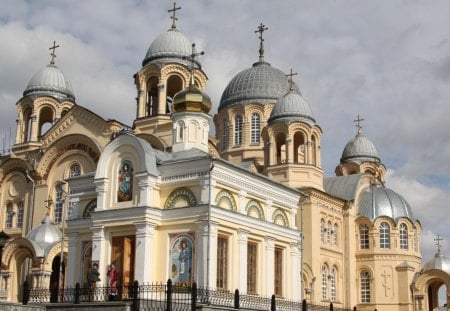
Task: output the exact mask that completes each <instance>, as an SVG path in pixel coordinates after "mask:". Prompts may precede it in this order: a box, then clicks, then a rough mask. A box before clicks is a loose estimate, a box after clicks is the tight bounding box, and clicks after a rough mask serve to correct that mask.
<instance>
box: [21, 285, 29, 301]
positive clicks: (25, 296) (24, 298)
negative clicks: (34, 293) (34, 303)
mask: <svg viewBox="0 0 450 311" xmlns="http://www.w3.org/2000/svg"><path fill="white" fill-rule="evenodd" d="M29 300H30V283H28V281H25V282H23V288H22V304H24V305H27V304H28V301H29Z"/></svg>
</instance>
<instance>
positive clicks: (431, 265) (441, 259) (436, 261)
mask: <svg viewBox="0 0 450 311" xmlns="http://www.w3.org/2000/svg"><path fill="white" fill-rule="evenodd" d="M433 269H436V270H442V271H444V272H446V273H447V274H450V259H448V258H447V257H445V256H444V255H443V254H442V253H441V251H440V250H438V252H437V253H436V255H434V257H433V258H432V259H431V260H430V261H428V262H427V263H426V264H425V265H424V266H423V268H422V272H425V271H428V270H433Z"/></svg>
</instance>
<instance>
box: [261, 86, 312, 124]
mask: <svg viewBox="0 0 450 311" xmlns="http://www.w3.org/2000/svg"><path fill="white" fill-rule="evenodd" d="M280 121H282V122H292V121H303V122H306V123H308V124H311V125H313V124H315V123H316V120H315V119H314V116H313V112H312V109H311V106H310V104H309V103H308V101H307V100H306V99H305V98H304V97H303V96H302V95H301V93H299V92H297V91H295V90H291V91H289V92H288V93H287V94H285V95H284V96H282V97H281V98H280V99H278V101H277V103H276V104H275V106H274V107H273V110H272V112H271V114H270V117H269V120H268V121H267V122H268V123H269V124H270V123H272V122H280Z"/></svg>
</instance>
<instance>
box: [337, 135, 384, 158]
mask: <svg viewBox="0 0 450 311" xmlns="http://www.w3.org/2000/svg"><path fill="white" fill-rule="evenodd" d="M346 162H358V163H362V162H377V163H379V162H381V161H380V157H379V156H378V152H377V149H376V148H375V145H374V144H373V142H372V141H370V139H368V138H367V137H366V136H364V135H363V134H362V133H361V132H359V133H358V134H356V136H355V137H353V138H352V139H351V140H350V141H349V142H348V143H347V144H346V145H345V148H344V151H343V152H342V156H341V163H346Z"/></svg>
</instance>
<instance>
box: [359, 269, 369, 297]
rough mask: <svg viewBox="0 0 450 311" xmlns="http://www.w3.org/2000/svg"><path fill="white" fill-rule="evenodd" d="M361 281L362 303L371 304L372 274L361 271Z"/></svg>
mask: <svg viewBox="0 0 450 311" xmlns="http://www.w3.org/2000/svg"><path fill="white" fill-rule="evenodd" d="M359 279H360V281H359V286H360V289H359V290H360V300H361V303H370V299H371V297H370V273H369V272H368V271H366V270H363V271H361V272H360V274H359Z"/></svg>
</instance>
